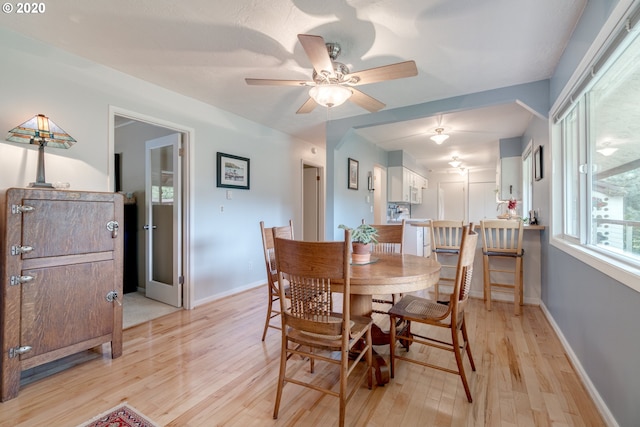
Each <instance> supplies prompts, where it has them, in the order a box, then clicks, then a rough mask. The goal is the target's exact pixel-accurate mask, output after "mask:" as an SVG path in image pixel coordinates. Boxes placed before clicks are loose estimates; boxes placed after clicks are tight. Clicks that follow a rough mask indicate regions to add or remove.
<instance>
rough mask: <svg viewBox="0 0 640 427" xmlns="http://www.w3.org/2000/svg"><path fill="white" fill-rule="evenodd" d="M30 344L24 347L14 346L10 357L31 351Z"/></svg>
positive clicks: (10, 350)
mask: <svg viewBox="0 0 640 427" xmlns="http://www.w3.org/2000/svg"><path fill="white" fill-rule="evenodd" d="M31 348H32V347H31V346H30V345H23V346H22V347H14V348H10V349H9V359H13V358H14V357H17V356H20V355H21V354H25V353H28V352H30V351H31Z"/></svg>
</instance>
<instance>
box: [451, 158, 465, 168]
mask: <svg viewBox="0 0 640 427" xmlns="http://www.w3.org/2000/svg"><path fill="white" fill-rule="evenodd" d="M449 164H450V165H451V167H453V168H457V167H458V166H460V165H461V164H462V162H461V161H460V160H458V158H457V157H455V156H454V157H453V158H452V159H451V161H450V162H449Z"/></svg>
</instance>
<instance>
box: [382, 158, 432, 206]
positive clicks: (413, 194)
mask: <svg viewBox="0 0 640 427" xmlns="http://www.w3.org/2000/svg"><path fill="white" fill-rule="evenodd" d="M426 186H427V180H426V178H424V177H423V176H421V175H418V174H417V173H415V172H413V171H412V170H410V169H407V168H405V167H402V166H391V167H389V168H388V169H387V191H388V194H387V200H388V201H389V202H405V203H412V204H420V203H422V189H423V188H426Z"/></svg>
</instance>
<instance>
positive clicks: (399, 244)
mask: <svg viewBox="0 0 640 427" xmlns="http://www.w3.org/2000/svg"><path fill="white" fill-rule="evenodd" d="M362 223H363V224H364V223H365V222H364V220H362ZM405 225H406V223H405V220H404V219H403V220H402V222H400V223H399V224H371V226H372V227H373V228H375V229H376V231H377V235H376V241H377V242H376V243H374V244H373V245H372V246H371V253H372V254H376V253H396V254H402V253H404V228H405ZM373 256H374V257H375V255H373ZM401 297H402V296H401V295H400V294H397V295H396V294H394V295H376V296H375V297H374V298H373V302H374V303H376V304H388V305H393V304H395V302H396V301H397V300H398V299H400V298H401ZM373 311H374V312H376V313H382V314H386V313H387V309H385V310H381V309H379V308H374V310H373Z"/></svg>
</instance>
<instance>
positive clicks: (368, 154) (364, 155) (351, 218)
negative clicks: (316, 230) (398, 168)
mask: <svg viewBox="0 0 640 427" xmlns="http://www.w3.org/2000/svg"><path fill="white" fill-rule="evenodd" d="M349 158H352V159H355V160H357V161H358V162H359V169H360V180H359V181H360V183H359V185H358V190H350V189H348V188H347V171H348V169H347V165H348V163H347V162H348V159H349ZM332 164H333V166H334V171H333V173H329V174H330V175H331V176H332V177H333V178H334V179H335V187H334V191H333V195H334V196H333V199H334V204H333V217H334V218H335V222H334V224H335V226H333V227H330V226H329V225H327V230H326V235H327V239H329V240H340V239H342V238H343V236H344V234H343V231H342V230H341V229H338V228H337V227H338V225H340V224H345V225H347V226H348V227H355V226H357V225H358V224H360V223H361V222H362V219H364V220H365V221H366V222H368V223H372V222H373V213H372V212H371V206H372V205H373V194H371V193H370V192H369V191H368V189H367V175H368V173H369V172H372V171H373V166H374V165H381V166H385V167H386V166H387V152H386V151H384V150H382V149H380V148H378V147H377V146H375V145H373V144H371V143H369V142H368V141H366V140H365V139H363V138H362V137H360V136H359V135H358V134H356V133H354V132H349V133H348V134H347V135H346V136H345V138H344V143H343V144H341V145H340V146H339V147H337V148H336V149H335V150H334V151H333V162H332ZM328 199H329V198H328ZM328 199H327V200H328Z"/></svg>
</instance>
